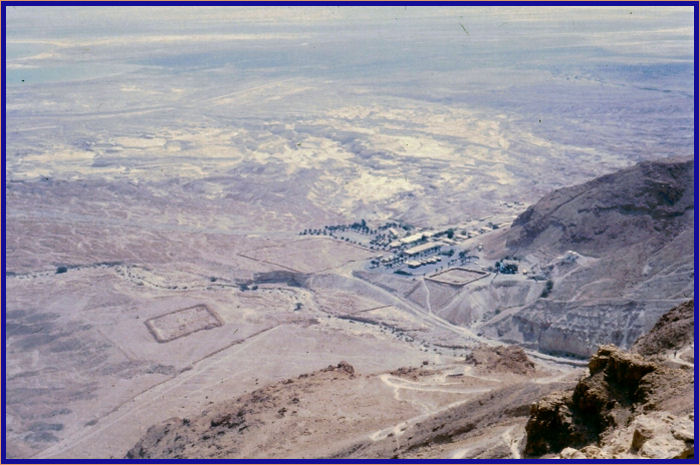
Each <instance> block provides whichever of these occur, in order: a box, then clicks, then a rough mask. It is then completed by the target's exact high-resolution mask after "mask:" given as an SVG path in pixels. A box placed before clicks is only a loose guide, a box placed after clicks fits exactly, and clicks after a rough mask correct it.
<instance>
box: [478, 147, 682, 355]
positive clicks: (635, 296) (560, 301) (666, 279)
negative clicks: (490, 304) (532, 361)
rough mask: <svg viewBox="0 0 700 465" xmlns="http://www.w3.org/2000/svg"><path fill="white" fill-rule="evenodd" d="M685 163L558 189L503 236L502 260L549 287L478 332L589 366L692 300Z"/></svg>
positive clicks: (648, 165)
mask: <svg viewBox="0 0 700 465" xmlns="http://www.w3.org/2000/svg"><path fill="white" fill-rule="evenodd" d="M693 219H694V174H693V162H692V161H690V160H688V161H674V160H671V161H659V162H645V163H640V164H638V165H636V166H633V167H631V168H629V169H626V170H622V171H618V172H615V173H612V174H609V175H606V176H603V177H600V178H597V179H594V180H592V181H590V182H587V183H585V184H581V185H578V186H573V187H569V188H565V189H560V190H557V191H554V192H552V193H551V194H549V195H547V196H545V197H544V198H543V199H542V200H540V201H539V202H538V203H537V204H535V205H534V206H532V207H530V208H528V209H527V210H526V211H525V212H524V213H523V214H521V215H520V216H519V217H518V218H517V219H516V220H515V221H514V222H513V225H512V227H511V228H510V229H509V230H508V231H507V232H505V233H504V242H505V246H506V251H507V253H509V254H510V255H512V256H518V257H520V258H521V259H523V260H526V261H528V262H529V263H530V264H531V265H532V272H531V274H530V276H532V275H538V277H539V279H541V281H540V282H544V281H545V280H546V281H547V290H546V292H542V294H541V296H540V297H539V298H537V299H536V300H535V301H534V302H530V303H527V304H525V305H524V306H522V307H520V308H518V309H515V310H513V311H510V312H509V317H508V318H493V320H490V321H485V322H484V323H482V326H483V332H484V333H485V334H486V335H488V336H491V337H494V338H498V339H501V340H503V341H505V342H510V343H516V344H520V345H524V346H528V347H531V348H533V349H536V350H540V351H543V352H549V353H560V354H570V355H574V356H578V357H590V356H591V355H592V350H594V349H595V347H597V346H598V345H600V344H610V343H612V344H615V345H617V346H619V347H622V348H629V347H630V346H631V344H632V343H633V342H634V341H635V340H636V339H637V338H638V337H639V336H641V335H642V334H644V333H646V332H648V331H649V330H650V329H651V327H652V326H653V324H654V323H655V322H656V321H657V320H658V318H659V317H660V316H661V315H662V314H663V313H664V312H665V311H666V310H667V309H668V308H671V307H673V306H675V305H677V304H679V303H681V302H683V301H685V300H687V299H689V298H692V296H693V292H694V290H693V281H694V264H693V258H694V254H693V237H694V233H695V232H694V224H693Z"/></svg>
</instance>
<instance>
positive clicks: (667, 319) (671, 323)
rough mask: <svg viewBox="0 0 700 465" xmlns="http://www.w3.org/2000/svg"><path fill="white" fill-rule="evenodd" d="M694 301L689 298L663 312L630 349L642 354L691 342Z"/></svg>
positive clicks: (655, 352) (672, 348)
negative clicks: (649, 329)
mask: <svg viewBox="0 0 700 465" xmlns="http://www.w3.org/2000/svg"><path fill="white" fill-rule="evenodd" d="M693 322H694V301H693V300H689V301H688V302H685V303H684V304H681V305H679V306H677V307H675V308H673V309H672V310H671V311H669V312H668V313H666V314H664V315H663V316H662V317H661V319H659V321H658V322H657V323H656V325H654V327H653V328H652V329H651V331H649V333H647V334H646V335H644V336H642V337H640V338H639V340H637V342H636V343H635V344H634V346H633V347H632V350H634V351H636V352H639V353H640V354H642V355H653V354H658V353H659V352H662V351H664V350H677V349H680V348H681V347H683V346H684V345H687V344H689V343H691V342H692V340H693Z"/></svg>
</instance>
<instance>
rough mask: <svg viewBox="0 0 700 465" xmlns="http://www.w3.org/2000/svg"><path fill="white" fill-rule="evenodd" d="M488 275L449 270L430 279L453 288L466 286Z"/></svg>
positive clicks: (457, 269) (463, 269)
mask: <svg viewBox="0 0 700 465" xmlns="http://www.w3.org/2000/svg"><path fill="white" fill-rule="evenodd" d="M486 275H488V273H486V272H485V271H478V270H468V269H466V268H451V269H449V270H445V271H441V272H440V273H435V274H434V275H431V276H429V277H428V279H430V280H432V281H436V282H438V283H444V284H451V285H453V286H464V285H465V284H469V283H471V282H473V281H476V280H477V279H481V278H483V277H485V276H486Z"/></svg>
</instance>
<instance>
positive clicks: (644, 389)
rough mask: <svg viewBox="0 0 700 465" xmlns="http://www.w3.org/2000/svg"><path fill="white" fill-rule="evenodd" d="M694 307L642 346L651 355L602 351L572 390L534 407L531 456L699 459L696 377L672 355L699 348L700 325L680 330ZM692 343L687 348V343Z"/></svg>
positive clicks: (669, 317)
mask: <svg viewBox="0 0 700 465" xmlns="http://www.w3.org/2000/svg"><path fill="white" fill-rule="evenodd" d="M692 309H693V302H692V301H690V302H687V303H685V304H683V305H681V306H678V307H676V308H674V309H672V310H671V311H669V312H668V313H667V314H666V315H664V317H662V319H661V320H660V321H659V323H658V324H657V325H656V326H655V327H654V330H653V331H651V332H650V333H649V334H647V335H646V336H644V337H643V338H641V339H640V340H639V341H638V343H637V344H636V345H635V348H638V349H641V350H643V351H644V353H645V354H646V355H649V356H650V357H644V356H642V355H640V354H638V353H632V352H625V351H622V350H620V349H618V348H617V347H615V346H611V345H610V346H602V347H601V348H600V349H599V350H598V352H597V353H596V354H595V355H594V356H593V357H592V358H591V360H590V363H589V370H590V375H589V376H587V377H585V378H583V379H582V380H581V381H579V383H578V384H577V385H576V387H575V388H574V389H573V390H572V391H565V392H557V393H553V394H550V395H548V396H547V397H545V398H544V399H542V400H540V401H539V402H537V403H535V404H533V406H532V409H531V412H530V419H529V420H528V423H527V426H526V431H527V441H526V445H525V453H526V454H528V455H530V456H545V457H547V456H549V457H551V456H553V455H554V454H558V457H560V458H599V459H618V458H656V459H668V458H692V457H693V450H694V449H693V446H694V436H693V425H694V423H693V419H694V418H693V392H694V383H693V371H692V365H691V364H686V365H681V366H678V364H676V363H675V362H674V360H673V359H672V358H673V357H669V356H668V351H667V349H668V348H669V345H668V335H669V333H674V334H676V336H678V339H677V341H678V342H677V343H673V344H672V346H671V348H672V349H674V350H673V352H674V354H676V353H677V351H678V350H686V349H687V348H690V349H692V335H693V326H692V324H691V325H687V324H686V325H683V329H682V330H679V325H677V324H674V323H676V322H677V321H678V319H677V316H678V315H682V314H685V315H686V316H687V314H688V313H690V318H691V321H692ZM683 341H685V342H683Z"/></svg>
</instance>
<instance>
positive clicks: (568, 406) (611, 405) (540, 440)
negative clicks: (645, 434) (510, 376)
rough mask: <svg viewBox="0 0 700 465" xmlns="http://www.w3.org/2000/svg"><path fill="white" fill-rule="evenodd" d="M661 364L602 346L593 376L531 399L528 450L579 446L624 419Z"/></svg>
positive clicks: (538, 452) (538, 451) (592, 366)
mask: <svg viewBox="0 0 700 465" xmlns="http://www.w3.org/2000/svg"><path fill="white" fill-rule="evenodd" d="M660 369H661V367H660V366H659V365H657V364H654V363H652V362H648V361H646V360H644V359H643V358H642V357H641V356H639V355H637V354H631V353H629V352H624V351H621V350H619V349H618V348H617V347H615V346H611V345H610V346H603V347H601V348H600V349H599V350H598V353H596V354H595V355H594V356H593V357H592V358H591V361H590V363H589V370H590V376H588V377H587V378H584V379H582V380H581V381H579V383H578V384H577V385H576V387H575V389H574V391H573V393H571V392H568V393H566V392H565V393H556V394H553V395H550V396H548V397H546V398H544V399H542V400H541V401H539V402H537V403H536V404H533V406H532V408H531V411H530V419H529V421H528V423H527V426H526V431H527V444H526V446H525V452H526V453H527V454H529V455H542V454H546V453H550V452H559V451H561V450H562V449H563V448H564V447H581V446H583V445H585V444H586V443H589V442H591V441H594V440H597V439H598V437H599V436H600V434H601V433H602V432H603V431H605V430H606V429H608V428H611V427H615V426H620V425H624V424H626V422H627V421H628V420H629V419H630V417H631V416H632V410H633V407H634V406H635V404H638V403H640V402H643V401H644V400H645V398H646V392H645V387H644V386H641V381H642V379H643V378H644V377H645V376H646V375H647V374H649V373H651V372H654V371H657V370H660Z"/></svg>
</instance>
